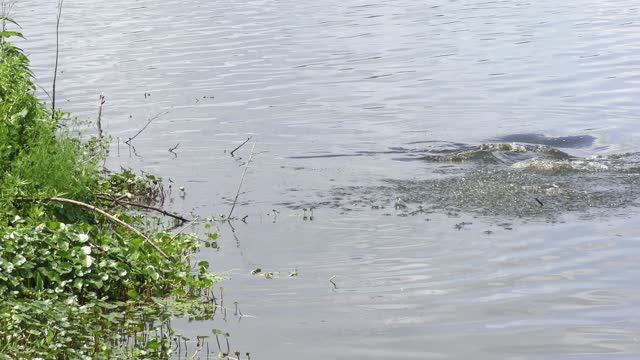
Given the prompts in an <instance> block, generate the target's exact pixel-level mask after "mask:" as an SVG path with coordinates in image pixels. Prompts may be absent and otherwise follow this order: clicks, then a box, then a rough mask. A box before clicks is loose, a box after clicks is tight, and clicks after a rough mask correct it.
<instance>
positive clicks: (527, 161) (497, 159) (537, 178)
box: [294, 134, 640, 221]
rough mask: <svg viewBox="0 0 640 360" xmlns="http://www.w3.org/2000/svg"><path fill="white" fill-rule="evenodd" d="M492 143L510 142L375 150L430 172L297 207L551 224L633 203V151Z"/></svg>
mask: <svg viewBox="0 0 640 360" xmlns="http://www.w3.org/2000/svg"><path fill="white" fill-rule="evenodd" d="M498 139H499V140H502V141H507V140H510V141H513V142H511V143H503V142H499V143H487V144H480V145H469V144H461V143H452V142H437V141H429V142H419V143H413V145H420V146H421V147H419V148H400V147H398V148H393V149H391V151H389V152H380V153H384V154H402V155H403V156H402V157H396V158H395V159H394V160H401V161H409V160H413V161H421V162H422V163H426V164H427V166H431V167H432V168H433V169H432V170H433V171H432V174H431V175H429V176H428V177H427V178H424V179H410V180H405V179H402V180H401V179H393V178H388V179H384V180H382V184H381V185H377V186H349V187H337V188H334V189H333V190H332V191H331V192H330V194H323V195H321V198H323V199H324V200H323V201H319V202H318V203H315V204H304V205H301V206H299V207H321V206H328V207H332V208H340V209H343V210H345V211H351V210H357V209H361V210H363V209H374V210H378V209H382V210H384V209H393V210H394V211H393V213H395V214H399V215H401V216H408V215H417V214H423V213H432V212H444V213H447V214H454V215H455V214H457V213H459V212H465V213H471V214H475V215H480V216H489V217H497V218H499V219H504V218H536V219H539V220H545V221H556V220H558V219H559V217H560V216H561V215H562V214H564V213H568V212H578V213H580V214H581V216H582V217H591V216H595V215H596V214H597V215H599V216H601V215H603V214H604V213H611V210H612V209H623V208H625V207H628V206H637V205H638V202H637V199H638V197H640V187H639V185H640V171H638V170H639V169H640V168H639V167H638V164H640V155H639V154H638V153H628V154H619V155H613V156H607V157H604V156H599V157H598V156H594V157H590V158H581V157H576V156H572V155H570V154H568V153H566V152H564V151H561V150H559V149H558V148H559V147H562V148H578V147H587V146H591V145H593V143H594V141H595V138H594V137H592V136H587V135H585V136H567V137H546V136H543V135H539V134H515V135H508V136H503V137H500V138H498ZM516 141H517V142H516ZM557 147H558V148H557ZM358 154H359V155H361V154H362V153H358ZM294 207H298V206H294Z"/></svg>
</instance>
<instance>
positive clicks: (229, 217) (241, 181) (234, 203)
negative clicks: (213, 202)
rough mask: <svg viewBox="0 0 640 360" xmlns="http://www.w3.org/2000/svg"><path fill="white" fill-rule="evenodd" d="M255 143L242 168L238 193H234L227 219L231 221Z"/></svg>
mask: <svg viewBox="0 0 640 360" xmlns="http://www.w3.org/2000/svg"><path fill="white" fill-rule="evenodd" d="M255 147H256V143H255V142H254V143H253V146H252V147H251V153H250V154H249V160H247V164H246V165H245V167H244V171H243V172H242V177H241V178H240V184H238V191H237V192H236V197H235V199H233V205H232V206H231V210H230V211H229V215H228V216H227V219H231V215H232V214H233V210H234V209H235V208H236V204H237V203H238V197H239V196H240V188H242V183H243V182H244V176H245V175H246V174H247V169H249V164H251V159H252V158H253V149H255Z"/></svg>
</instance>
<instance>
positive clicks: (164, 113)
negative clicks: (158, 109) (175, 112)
mask: <svg viewBox="0 0 640 360" xmlns="http://www.w3.org/2000/svg"><path fill="white" fill-rule="evenodd" d="M168 113H169V112H168V111H165V112H163V113H160V114H157V115H156V116H154V117H152V118H151V119H149V121H147V123H146V125H145V126H143V127H142V129H140V130H139V131H138V132H137V133H136V134H135V135H133V136H132V137H130V138H129V139H127V141H125V142H124V143H125V144H127V145H131V140H133V139H135V138H137V137H138V135H140V134H141V133H142V132H143V131H144V130H145V129H146V128H147V126H149V125H150V124H151V122H153V120H155V119H157V118H159V117H160V116H162V115H166V114H168ZM134 152H135V151H134Z"/></svg>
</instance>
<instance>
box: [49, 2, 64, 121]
mask: <svg viewBox="0 0 640 360" xmlns="http://www.w3.org/2000/svg"><path fill="white" fill-rule="evenodd" d="M63 3H64V0H58V14H57V16H56V64H55V66H54V67H53V84H52V89H51V93H52V95H53V96H52V97H51V118H52V119H54V118H55V116H56V81H57V80H58V59H59V58H60V18H62V4H63Z"/></svg>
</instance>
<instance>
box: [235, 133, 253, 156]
mask: <svg viewBox="0 0 640 360" xmlns="http://www.w3.org/2000/svg"><path fill="white" fill-rule="evenodd" d="M251 138H252V136H249V137H248V138H247V140H245V141H244V142H243V143H242V144H240V145H238V147H237V148H235V149H233V150H231V153H230V154H231V157H233V153H234V152H236V151H238V149H240V148H241V147H243V146H244V144H246V143H248V142H249V140H251Z"/></svg>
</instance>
